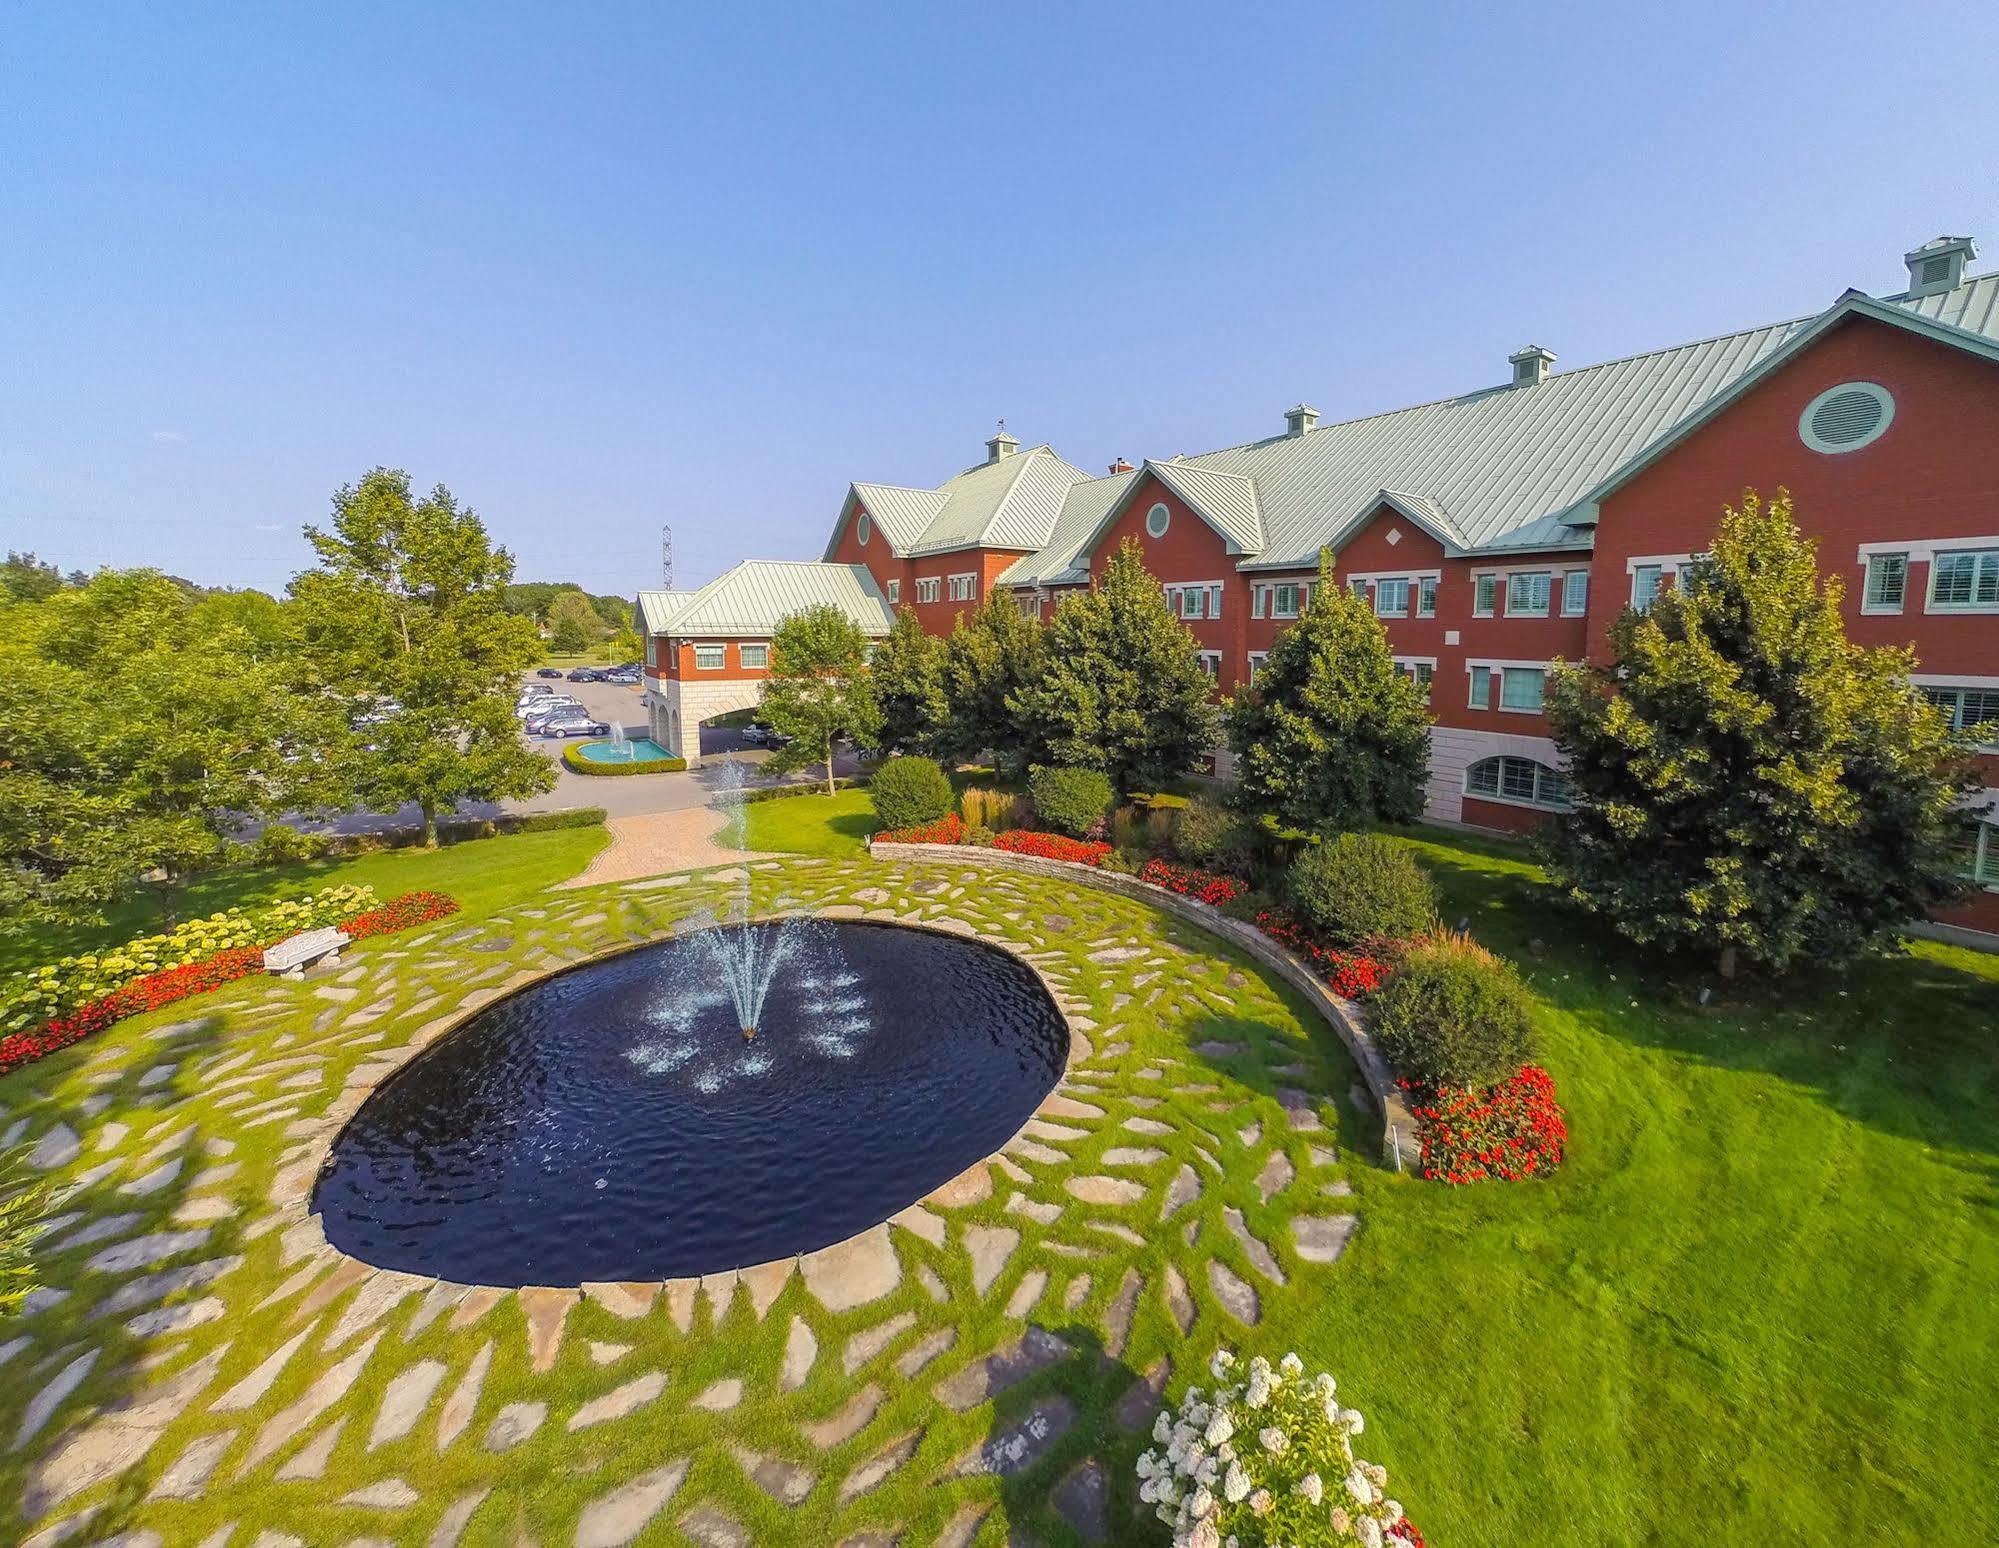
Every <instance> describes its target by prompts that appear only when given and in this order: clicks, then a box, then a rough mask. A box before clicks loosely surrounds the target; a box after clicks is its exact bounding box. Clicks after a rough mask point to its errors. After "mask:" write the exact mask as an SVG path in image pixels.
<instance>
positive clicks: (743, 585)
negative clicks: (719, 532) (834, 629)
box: [639, 559, 895, 639]
mask: <svg viewBox="0 0 1999 1548" xmlns="http://www.w3.org/2000/svg"><path fill="white" fill-rule="evenodd" d="M647 597H680V598H682V599H683V600H682V601H680V602H679V603H678V605H675V606H673V607H671V608H670V609H669V608H666V607H664V606H662V608H661V610H660V611H659V612H658V613H657V615H655V614H654V613H651V612H648V613H647V614H646V619H647V628H648V630H649V631H650V632H651V633H653V634H667V635H671V636H673V637H674V638H675V639H714V638H721V637H733V636H736V635H749V636H753V637H765V636H769V635H771V634H773V633H775V632H776V630H777V626H778V625H779V624H780V623H782V622H783V621H784V620H785V619H786V618H789V617H790V616H791V615H792V614H793V613H798V612H803V611H804V610H805V609H806V608H808V607H816V606H819V605H820V604H822V603H830V604H831V605H833V606H834V607H837V608H839V609H840V610H841V611H842V612H844V613H845V614H846V615H847V616H848V617H849V618H851V619H853V620H854V622H855V623H856V624H858V625H859V626H860V628H861V632H862V633H864V634H867V635H869V636H871V637H874V638H879V637H881V636H882V635H885V634H887V633H888V631H889V627H890V625H892V624H893V623H894V622H895V612H894V610H893V609H892V608H890V607H889V605H888V598H886V597H884V596H883V595H882V592H881V588H880V587H879V586H877V585H876V584H875V579H874V577H873V576H872V575H870V574H869V573H868V571H867V567H866V566H865V565H858V564H827V563H825V562H824V561H823V560H821V561H814V560H784V559H745V560H744V561H743V562H742V563H741V564H738V565H736V566H735V567H734V568H733V569H729V570H724V571H723V572H722V573H721V574H720V575H718V576H716V577H715V578H714V579H713V580H711V581H710V582H708V584H707V585H705V586H703V587H702V588H701V589H700V590H699V591H695V592H659V591H655V592H640V593H639V598H640V603H641V605H642V606H643V604H644V601H645V599H646V598H647Z"/></svg>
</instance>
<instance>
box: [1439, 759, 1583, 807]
mask: <svg viewBox="0 0 1999 1548" xmlns="http://www.w3.org/2000/svg"><path fill="white" fill-rule="evenodd" d="M1494 758H1518V759H1519V760H1520V761H1521V762H1522V763H1535V764H1540V766H1541V767H1542V768H1544V769H1549V770H1551V771H1552V772H1554V773H1556V774H1562V773H1563V772H1564V771H1563V770H1561V769H1558V768H1555V766H1554V765H1553V764H1550V763H1542V762H1541V760H1540V759H1539V758H1530V757H1528V756H1527V754H1525V753H1487V754H1486V755H1485V757H1483V758H1474V759H1472V761H1471V763H1467V764H1466V765H1465V771H1464V775H1463V777H1462V780H1461V784H1462V786H1463V789H1462V794H1463V795H1464V796H1465V797H1466V798H1467V799H1469V800H1473V801H1490V802H1492V804H1493V805H1495V806H1516V807H1519V808H1520V809H1521V810H1522V811H1527V812H1566V811H1569V810H1572V809H1573V807H1574V804H1575V803H1574V802H1571V803H1569V805H1567V806H1552V805H1550V804H1549V803H1548V802H1546V801H1523V800H1521V799H1520V797H1518V796H1510V795H1505V794H1502V793H1500V792H1498V791H1493V792H1490V793H1488V792H1487V791H1484V790H1474V789H1472V787H1471V771H1472V764H1477V763H1489V762H1491V761H1492V760H1493V759H1494Z"/></svg>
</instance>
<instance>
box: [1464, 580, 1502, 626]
mask: <svg viewBox="0 0 1999 1548" xmlns="http://www.w3.org/2000/svg"><path fill="white" fill-rule="evenodd" d="M1483 580H1489V581H1491V582H1492V606H1491V607H1488V608H1486V609H1484V610H1483V611H1480V609H1479V605H1478V583H1479V582H1480V581H1483ZM1505 590H1506V588H1505V587H1504V586H1502V585H1501V584H1500V577H1499V572H1498V571H1497V570H1475V571H1473V572H1472V578H1471V615H1472V617H1474V618H1497V617H1498V616H1499V609H1500V607H1501V605H1502V603H1503V600H1504V598H1503V595H1502V594H1503V593H1504V591H1505Z"/></svg>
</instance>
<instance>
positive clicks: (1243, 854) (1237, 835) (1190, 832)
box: [1173, 801, 1255, 876]
mask: <svg viewBox="0 0 1999 1548" xmlns="http://www.w3.org/2000/svg"><path fill="white" fill-rule="evenodd" d="M1173 852H1174V853H1175V854H1176V855H1178V856H1179V857H1180V858H1181V859H1182V860H1185V861H1186V862H1187V863H1188V864H1189V865H1198V866H1201V867H1202V868H1204V869H1206V870H1210V871H1227V872H1228V873H1229V874H1230V875H1232V876H1246V875H1248V874H1249V870H1250V864H1251V862H1252V861H1253V860H1254V859H1255V846H1254V843H1253V841H1252V839H1251V837H1250V833H1249V829H1248V826H1247V825H1246V824H1245V823H1244V822H1243V820H1242V819H1241V818H1240V817H1238V816H1237V815H1236V814H1235V813H1234V812H1232V811H1230V810H1229V809H1228V808H1227V807H1225V806H1218V805H1216V804H1215V803H1214V802H1213V801H1189V802H1188V803H1187V805H1186V806H1185V808H1183V809H1182V811H1181V813H1180V820H1179V822H1178V823H1177V824H1175V826H1174V829H1173Z"/></svg>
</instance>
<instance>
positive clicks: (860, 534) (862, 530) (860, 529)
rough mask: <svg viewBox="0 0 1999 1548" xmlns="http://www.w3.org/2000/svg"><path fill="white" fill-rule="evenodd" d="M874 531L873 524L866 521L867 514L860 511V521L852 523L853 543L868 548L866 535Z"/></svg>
mask: <svg viewBox="0 0 1999 1548" xmlns="http://www.w3.org/2000/svg"><path fill="white" fill-rule="evenodd" d="M874 530H875V528H874V523H873V522H871V521H869V520H868V513H867V512H866V511H862V512H861V519H860V520H859V521H857V522H855V523H854V541H856V542H857V543H859V544H860V545H861V547H863V548H866V547H867V546H868V534H869V533H870V532H872V531H874Z"/></svg>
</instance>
